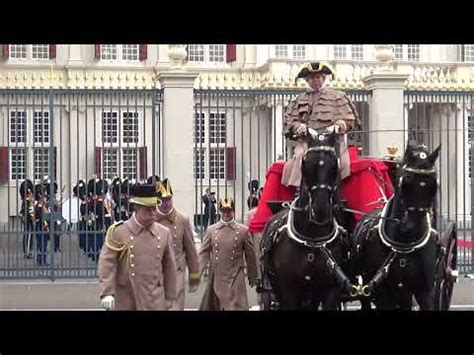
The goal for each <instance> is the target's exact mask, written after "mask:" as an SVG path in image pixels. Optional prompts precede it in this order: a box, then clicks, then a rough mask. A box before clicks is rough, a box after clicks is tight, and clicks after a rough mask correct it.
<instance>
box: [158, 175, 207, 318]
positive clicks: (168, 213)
mask: <svg viewBox="0 0 474 355" xmlns="http://www.w3.org/2000/svg"><path fill="white" fill-rule="evenodd" d="M159 186H160V189H159V197H160V199H161V204H160V205H158V207H157V208H158V219H157V222H158V223H160V224H161V225H163V226H165V227H167V228H169V230H170V232H171V235H172V239H173V247H174V254H175V260H176V267H177V272H178V297H177V298H176V300H175V301H174V303H173V307H171V309H173V310H184V298H185V280H186V275H185V272H186V266H187V267H188V269H189V275H188V279H189V292H190V293H192V292H195V291H196V290H197V287H198V286H199V282H200V280H201V274H200V272H199V256H198V252H197V249H196V244H194V237H193V227H192V225H191V221H190V220H189V217H187V216H185V215H184V214H182V213H181V212H180V211H179V210H177V209H176V208H174V207H173V190H172V188H171V184H170V182H169V180H168V179H165V180H163V182H162V183H161V184H160V183H159Z"/></svg>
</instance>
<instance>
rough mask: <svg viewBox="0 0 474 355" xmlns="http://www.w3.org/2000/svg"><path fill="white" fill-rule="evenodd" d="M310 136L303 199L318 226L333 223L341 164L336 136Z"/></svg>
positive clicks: (305, 157)
mask: <svg viewBox="0 0 474 355" xmlns="http://www.w3.org/2000/svg"><path fill="white" fill-rule="evenodd" d="M307 136H308V150H307V151H306V153H305V155H304V156H303V160H302V166H301V169H302V177H303V179H302V183H301V191H302V198H304V199H306V198H307V199H308V203H309V221H310V222H311V223H314V224H317V225H323V224H326V223H328V222H332V209H333V206H332V204H333V203H332V202H333V196H334V194H335V193H336V188H337V182H338V173H339V162H338V157H337V154H336V133H335V132H333V133H330V134H318V135H317V136H316V137H312V136H311V135H309V134H308V135H307Z"/></svg>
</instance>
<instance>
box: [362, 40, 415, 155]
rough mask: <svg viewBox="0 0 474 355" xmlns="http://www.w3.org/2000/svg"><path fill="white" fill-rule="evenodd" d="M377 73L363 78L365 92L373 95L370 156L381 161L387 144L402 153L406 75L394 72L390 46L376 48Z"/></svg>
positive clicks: (370, 121) (370, 122)
mask: <svg viewBox="0 0 474 355" xmlns="http://www.w3.org/2000/svg"><path fill="white" fill-rule="evenodd" d="M375 51H376V53H375V57H376V59H377V61H378V65H377V68H376V70H375V71H374V72H373V73H372V74H370V75H368V76H367V77H365V78H363V81H364V84H365V86H366V88H367V89H368V90H371V91H372V99H371V103H370V112H369V127H368V128H369V131H370V133H369V154H370V155H371V156H375V157H382V156H384V155H385V154H386V152H387V146H388V145H389V144H395V145H396V146H397V147H398V148H399V153H400V154H403V152H404V149H405V144H406V141H405V132H404V129H406V125H405V123H404V120H405V117H404V100H403V92H404V88H405V81H406V80H407V79H408V76H409V75H408V74H402V73H397V72H395V71H394V70H393V65H392V61H393V57H394V55H393V48H392V46H391V45H376V46H375Z"/></svg>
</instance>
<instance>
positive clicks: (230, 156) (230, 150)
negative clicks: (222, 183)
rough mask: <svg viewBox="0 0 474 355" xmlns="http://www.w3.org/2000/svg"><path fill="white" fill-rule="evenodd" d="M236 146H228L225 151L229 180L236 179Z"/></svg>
mask: <svg viewBox="0 0 474 355" xmlns="http://www.w3.org/2000/svg"><path fill="white" fill-rule="evenodd" d="M235 152H236V149H235V147H227V148H226V151H225V161H226V169H225V170H226V177H227V180H235Z"/></svg>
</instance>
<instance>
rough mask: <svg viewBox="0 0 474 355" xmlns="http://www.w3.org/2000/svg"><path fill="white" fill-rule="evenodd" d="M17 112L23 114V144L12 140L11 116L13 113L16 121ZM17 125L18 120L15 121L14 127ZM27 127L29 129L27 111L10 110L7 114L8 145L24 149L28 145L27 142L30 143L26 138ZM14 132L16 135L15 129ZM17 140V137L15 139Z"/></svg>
mask: <svg viewBox="0 0 474 355" xmlns="http://www.w3.org/2000/svg"><path fill="white" fill-rule="evenodd" d="M18 112H22V113H23V114H24V116H25V117H24V119H25V121H24V126H25V129H24V135H23V137H24V142H18V141H16V140H12V134H11V132H12V114H13V113H15V119H17V118H18V117H17V115H18ZM17 124H18V120H16V121H15V125H17ZM28 127H29V122H28V111H26V110H10V111H9V113H8V132H9V135H10V137H9V144H10V145H15V147H16V146H18V147H24V146H26V145H27V144H28V142H29V141H30V140H29V139H28V138H29V137H28ZM14 131H15V134H16V131H17V128H16V129H15V130H14ZM16 138H18V137H16Z"/></svg>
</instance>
